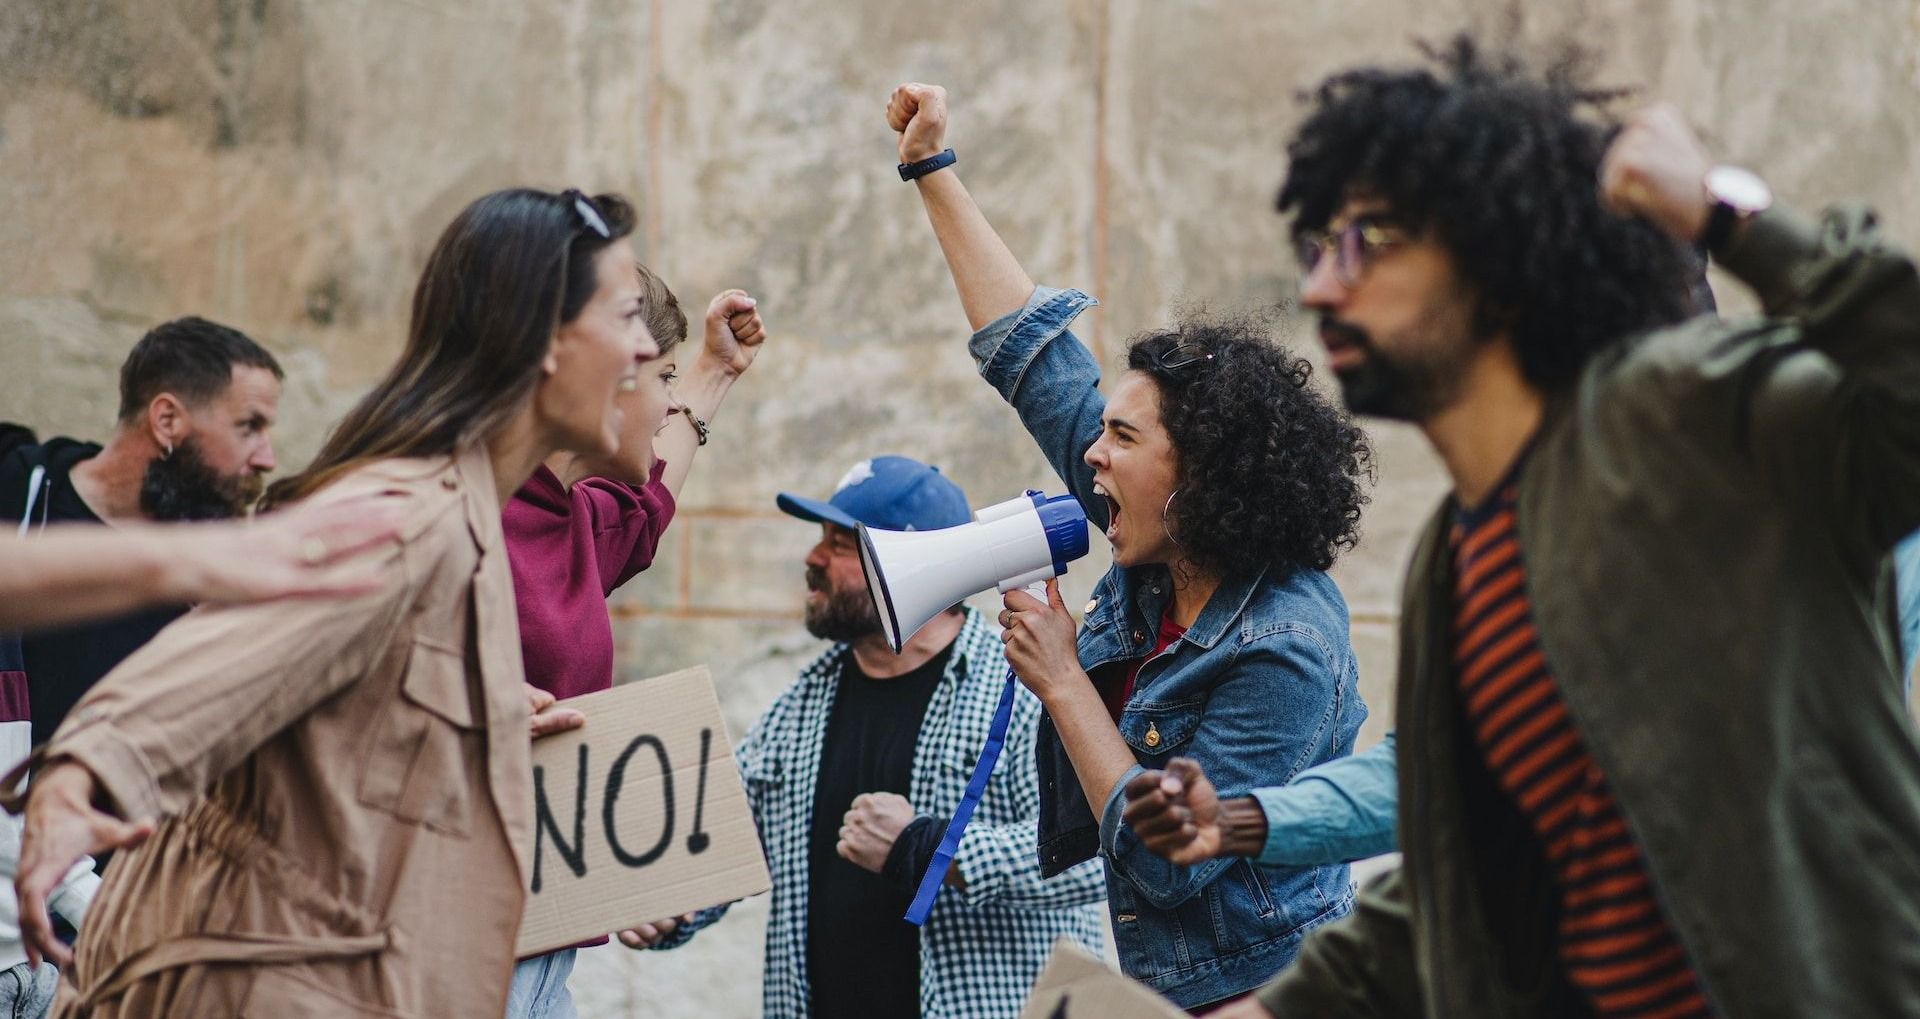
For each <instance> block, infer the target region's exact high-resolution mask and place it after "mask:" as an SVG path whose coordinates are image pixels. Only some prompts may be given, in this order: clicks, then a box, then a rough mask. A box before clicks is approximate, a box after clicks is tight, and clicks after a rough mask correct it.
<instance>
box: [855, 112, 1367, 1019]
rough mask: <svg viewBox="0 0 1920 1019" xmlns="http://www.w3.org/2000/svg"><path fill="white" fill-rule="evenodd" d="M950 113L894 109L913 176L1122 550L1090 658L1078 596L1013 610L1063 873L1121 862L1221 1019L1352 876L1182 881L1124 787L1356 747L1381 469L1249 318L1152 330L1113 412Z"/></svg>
mask: <svg viewBox="0 0 1920 1019" xmlns="http://www.w3.org/2000/svg"><path fill="white" fill-rule="evenodd" d="M945 102H946V101H945V93H944V91H943V90H941V89H939V88H936V87H932V86H927V85H911V84H910V85H903V86H901V87H900V88H899V89H897V90H896V91H895V92H894V94H893V97H892V100H891V102H890V103H889V104H888V108H887V117H888V122H889V123H890V124H891V125H892V127H893V128H894V130H896V131H898V132H900V141H899V148H900V160H901V163H902V174H903V176H908V177H910V178H911V177H913V176H914V175H916V174H918V175H919V176H918V177H917V179H918V181H919V189H920V195H921V198H922V200H923V201H924V202H925V204H926V208H927V215H928V218H929V219H930V220H931V221H932V224H933V228H934V233H935V234H936V235H937V236H938V238H939V240H940V245H941V248H942V250H943V251H944V252H945V254H946V258H947V264H948V267H949V268H950V269H951V270H952V272H953V278H954V283H955V286H956V287H957V288H958V289H959V292H960V299H961V303H962V304H963V305H964V306H965V308H966V312H967V317H968V319H969V320H970V321H971V323H972V325H973V328H974V329H975V330H976V332H975V333H974V336H973V340H972V351H973V354H974V356H975V358H976V359H977V360H978V361H979V363H980V366H981V373H982V374H983V375H984V376H985V377H986V378H987V380H988V381H989V382H991V383H992V384H993V385H994V387H995V388H996V389H998V390H999V391H1000V393H1001V395H1002V396H1004V397H1005V398H1006V399H1007V400H1008V402H1010V403H1011V404H1012V405H1013V406H1014V409H1015V410H1017V411H1018V412H1019V414H1020V417H1021V420H1022V421H1023V422H1024V423H1025V424H1026V426H1027V429H1028V431H1029V432H1031V433H1032V435H1033V437H1034V439H1035V440H1036V441H1037V442H1038V443H1039V445H1040V447H1041V449H1042V450H1043V451H1044V452H1045V454H1046V455H1047V457H1048V459H1049V460H1050V461H1051V462H1052V464H1053V467H1054V469H1055V470H1056V471H1057V472H1058V473H1059V474H1060V477H1061V478H1062V479H1063V480H1064V481H1065V482H1066V483H1067V485H1068V487H1069V488H1070V489H1071V490H1072V492H1073V494H1074V495H1075V497H1076V498H1078V499H1079V501H1080V504H1081V506H1082V507H1083V508H1084V509H1085V510H1086V512H1087V517H1088V519H1089V520H1091V521H1093V522H1095V524H1096V525H1097V526H1101V527H1104V528H1105V530H1106V536H1107V540H1108V541H1109V542H1110V543H1111V544H1112V546H1113V563H1114V565H1113V569H1112V570H1111V571H1110V572H1109V573H1108V574H1107V576H1106V577H1105V578H1103V579H1102V580H1101V582H1100V584H1099V586H1098V587H1097V589H1096V591H1095V595H1094V599H1093V601H1091V602H1089V603H1088V605H1087V608H1086V615H1085V620H1084V623H1083V625H1082V626H1081V627H1080V628H1079V632H1078V638H1077V646H1076V636H1075V626H1074V622H1073V618H1072V616H1070V615H1069V614H1068V613H1067V609H1066V606H1065V605H1064V604H1062V602H1061V599H1060V593H1059V590H1058V588H1057V586H1054V585H1049V587H1048V592H1047V594H1048V599H1047V602H1046V603H1044V604H1043V603H1042V602H1041V601H1039V600H1038V599H1035V598H1033V597H1031V596H1028V595H1026V594H1025V593H1023V592H1015V593H1013V594H1010V595H1008V596H1007V599H1006V610H1005V611H1003V612H1002V613H1001V615H1000V621H1001V625H1002V626H1003V627H1004V628H1005V631H1006V632H1005V634H1004V636H1003V639H1004V640H1005V641H1006V645H1007V660H1008V662H1009V663H1010V664H1011V665H1013V667H1014V669H1015V671H1016V672H1017V673H1018V674H1019V676H1020V679H1021V681H1022V682H1023V683H1024V684H1025V685H1026V686H1027V687H1028V688H1029V689H1030V690H1032V691H1033V693H1034V694H1035V695H1036V696H1038V697H1039V698H1040V701H1041V703H1042V704H1043V705H1044V707H1045V709H1046V714H1045V715H1044V716H1043V717H1042V719H1041V722H1040V732H1039V737H1038V742H1037V751H1036V752H1037V754H1038V755H1039V761H1038V765H1039V777H1040V785H1041V788H1040V796H1041V809H1040V820H1039V830H1038V851H1039V854H1040V863H1041V868H1042V872H1043V873H1044V874H1047V875H1051V874H1055V873H1058V872H1059V871H1061V870H1063V869H1064V868H1066V867H1070V866H1072V865H1073V864H1076V863H1079V862H1080V861H1082V860H1086V859H1089V858H1092V857H1094V856H1096V855H1098V856H1099V857H1100V858H1101V859H1102V860H1104V861H1105V863H1106V867H1107V890H1108V902H1109V909H1110V910H1111V912H1112V916H1113V927H1114V938H1115V942H1116V945H1117V948H1118V950H1119V955H1120V962H1121V965H1122V967H1123V968H1124V969H1125V970H1126V972H1127V973H1128V974H1129V975H1131V976H1133V977H1135V978H1136V979H1139V980H1141V981H1144V982H1145V983H1147V984H1149V985H1151V986H1152V987H1154V988H1155V989H1157V990H1158V991H1160V992H1161V993H1162V994H1164V995H1166V996H1167V997H1169V998H1171V999H1172V1000H1173V1001H1174V1002H1176V1003H1177V1004H1179V1005H1181V1006H1182V1007H1184V1008H1187V1009H1189V1010H1190V1011H1191V1012H1192V1013H1193V1014H1196V1015H1198V1014H1204V1013H1205V1012H1207V1011H1209V1010H1211V1009H1213V1008H1215V1007H1218V1006H1219V1005H1221V1004H1223V1003H1225V1002H1227V1001H1231V1000H1233V999H1235V998H1237V997H1239V996H1240V995H1242V994H1244V993H1246V992H1247V991H1248V990H1250V989H1252V988H1253V987H1255V986H1257V985H1258V984H1259V983H1260V982H1261V981H1262V980H1264V979H1265V978H1266V977H1268V976H1270V975H1271V974H1272V973H1273V972H1274V971H1276V970H1278V969H1279V968H1281V967H1282V966H1284V965H1286V964H1287V963H1288V962H1289V961H1291V960H1292V958H1293V956H1294V953H1295V951H1296V949H1297V947H1298V945H1299V943H1300V940H1301V938H1302V937H1303V936H1304V934H1305V932H1306V931H1307V930H1309V929H1311V928H1313V927H1315V926H1318V925H1320V924H1322V923H1325V922H1327V921H1329V920H1332V919H1335V918H1337V917H1340V916H1342V915H1344V914H1345V913H1346V912H1347V910H1348V908H1349V904H1350V902H1351V898H1352V897H1351V892H1350V889H1349V879H1348V874H1347V868H1346V866H1345V865H1343V864H1334V865H1329V866H1319V867H1268V866H1261V865H1259V864H1257V863H1254V862H1253V861H1249V860H1245V859H1232V860H1209V861H1205V862H1203V863H1201V864H1200V865H1198V866H1193V867H1185V866H1179V865H1175V864H1172V863H1169V862H1168V861H1166V860H1164V859H1162V858H1160V857H1157V856H1155V855H1153V854H1152V853H1150V852H1148V851H1147V850H1146V848H1145V847H1144V846H1143V845H1142V844H1141V842H1140V841H1139V839H1138V838H1137V837H1136V836H1135V834H1134V833H1133V832H1132V831H1131V830H1129V829H1127V828H1126V826H1125V825H1123V824H1122V823H1121V819H1120V815H1121V809H1122V807H1123V806H1124V797H1123V796H1122V794H1121V790H1122V787H1123V786H1124V785H1125V784H1126V782H1127V781H1128V780H1129V779H1131V778H1133V777H1134V776H1135V775H1138V774H1140V773H1142V771H1143V770H1144V769H1145V768H1149V767H1151V768H1159V767H1164V765H1165V763H1166V762H1167V761H1168V760H1169V759H1170V758H1171V757H1172V756H1173V755H1175V754H1179V755H1182V756H1186V757H1191V758H1195V759H1197V760H1199V761H1201V762H1203V763H1204V764H1205V767H1206V769H1207V771H1208V773H1209V774H1211V775H1213V776H1214V778H1215V779H1216V781H1219V782H1221V783H1222V784H1223V786H1224V787H1227V788H1230V789H1234V790H1244V789H1248V788H1252V787H1254V786H1258V785H1266V784H1270V783H1272V782H1274V781H1276V780H1284V779H1286V778H1290V777H1292V776H1293V775H1295V774H1297V773H1298V772H1300V771H1301V770H1303V769H1305V768H1308V767H1311V766H1313V765H1315V764H1318V763H1320V762H1323V761H1326V760H1329V759H1331V758H1335V757H1339V756H1342V755H1344V754H1347V753H1348V752H1350V751H1351V749H1352V747H1353V737H1354V733H1355V732H1356V731H1357V730H1358V729H1359V727H1360V723H1361V721H1362V720H1363V719H1364V718H1365V717H1366V707H1365V705H1364V704H1363V703H1362V702H1361V700H1360V696H1359V692H1358V689H1357V687H1356V678H1357V677H1356V670H1355V666H1354V657H1353V650H1352V648H1351V647H1350V645H1349V643H1348V635H1347V608H1346V603H1345V601H1344V600H1343V599H1342V598H1341V596H1340V592H1339V590H1338V589H1337V588H1336V587H1335V586H1334V584H1333V581H1332V580H1331V579H1329V578H1328V577H1327V574H1326V570H1327V568H1328V567H1330V566H1331V565H1332V564H1333V560H1334V557H1335V556H1336V555H1337V554H1338V553H1339V552H1340V551H1342V550H1344V549H1346V548H1349V547H1351V546H1352V545H1353V543H1354V541H1355V540H1356V537H1357V533H1356V525H1357V523H1358V521H1359V517H1360V507H1361V505H1362V504H1363V503H1364V502H1365V498H1366V497H1365V493H1364V484H1365V481H1366V480H1367V477H1368V475H1369V472H1370V463H1371V461H1370V451H1369V449H1368V446H1367V442H1366V439H1365V437H1364V435H1363V434H1362V433H1361V432H1360V431H1359V429H1357V428H1355V427H1354V426H1353V425H1352V424H1351V423H1350V422H1349V421H1348V420H1347V418H1346V416H1345V415H1344V414H1343V413H1342V412H1340V411H1339V410H1337V409H1335V408H1334V407H1333V406H1332V405H1331V404H1330V403H1329V402H1328V401H1327V400H1325V399H1323V398H1322V397H1320V396H1319V395H1318V394H1317V393H1315V392H1314V391H1313V390H1312V389H1310V388H1308V387H1307V375H1308V368H1307V365H1306V363H1305V362H1303V361H1301V360H1299V359H1298V358H1294V357H1291V356H1289V355H1288V354H1286V353H1285V352H1284V351H1282V350H1280V349H1279V348H1277V347H1275V346H1274V345H1272V344H1271V343H1270V342H1269V341H1268V339H1267V338H1266V336H1265V335H1264V334H1263V332H1262V331H1261V330H1260V329H1259V328H1258V327H1257V326H1256V325H1255V324H1253V323H1251V322H1248V321H1239V320H1228V321H1194V322H1188V323H1185V324H1182V325H1179V326H1176V327H1174V328H1172V329H1167V330H1163V331H1159V332H1152V333H1148V334H1146V335H1144V336H1141V337H1139V338H1137V339H1136V340H1135V341H1134V342H1133V343H1132V345H1131V347H1130V349H1129V350H1128V352H1127V372H1126V373H1125V374H1124V375H1123V376H1122V377H1121V378H1120V380H1119V382H1118V383H1117V384H1116V385H1115V386H1114V388H1113V394H1112V398H1111V399H1110V400H1107V399H1103V398H1102V397H1101V395H1100V392H1099V390H1098V389H1097V388H1096V383H1097V382H1098V380H1099V371H1098V369H1097V367H1096V366H1095V364H1094V362H1093V359H1092V357H1091V356H1090V355H1089V354H1088V352H1087V350H1086V348H1085V347H1083V346H1081V345H1080V343H1079V342H1078V341H1077V340H1076V339H1075V338H1074V337H1073V335H1072V333H1071V332H1069V331H1068V328H1067V327H1068V324H1069V323H1070V322H1071V321H1072V319H1073V318H1074V317H1075V316H1076V315H1077V314H1078V313H1079V312H1080V311H1082V310H1083V309H1085V308H1086V307H1087V306H1089V305H1090V304H1091V303H1092V301H1091V299H1090V298H1088V297H1087V296H1086V295H1084V294H1081V293H1079V292H1078V291H1073V290H1066V291H1060V290H1052V289H1049V288H1045V287H1036V286H1034V284H1033V281H1032V280H1031V279H1029V278H1028V277H1027V275H1026V273H1025V272H1024V271H1023V270H1022V269H1021V267H1020V264H1019V262H1018V261H1017V260H1016V259H1015V258H1014V257H1013V255H1012V253H1011V252H1009V251H1008V250H1007V247H1006V245H1005V244H1004V243H1002V242H1001V240H1000V238H999V236H998V235H996V234H995V233H994V231H993V228H992V227H991V226H990V225H989V224H988V223H987V221H986V219H985V217H984V216H982V215H981V214H980V211H979V209H978V208H976V207H975V206H974V204H973V202H972V199H971V198H970V197H969V196H968V194H967V192H966V189H965V188H964V187H963V186H962V185H961V183H960V180H959V178H958V177H957V176H956V175H955V174H954V173H953V172H952V171H951V170H947V169H944V168H943V167H944V166H946V165H950V163H951V160H950V159H948V158H946V157H945V155H944V154H943V153H942V142H941V139H942V135H943V134H944V131H945V126H946V125H945V120H946V104H945ZM936 154H940V155H936ZM929 167H931V169H929ZM965 878H966V875H965V874H964V873H963V874H961V875H960V876H959V879H960V881H961V882H964V881H965Z"/></svg>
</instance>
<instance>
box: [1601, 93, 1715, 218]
mask: <svg viewBox="0 0 1920 1019" xmlns="http://www.w3.org/2000/svg"><path fill="white" fill-rule="evenodd" d="M1712 168H1713V159H1712V157H1710V156H1708V154H1707V148H1706V146H1705V145H1702V144H1701V143H1700V139H1699V138H1698V137H1696V136H1695V135H1694V133H1693V129H1692V128H1689V127H1688V126H1687V122H1686V120H1685V119H1684V118H1682V117H1681V116H1680V111H1679V110H1677V109H1675V108H1674V107H1672V106H1667V105H1659V106H1651V107H1648V108H1647V109H1644V110H1641V111H1640V112H1638V113H1635V114H1634V115H1633V116H1632V117H1629V118H1628V119H1627V123H1626V126H1625V127H1623V128H1621V130H1620V134H1619V135H1618V136H1616V137H1615V138H1614V139H1613V144H1612V145H1609V146H1608V147H1607V154H1606V156H1605V157H1603V158H1602V159H1601V161H1600V197H1601V199H1602V200H1603V201H1605V202H1606V203H1607V206H1608V207H1609V208H1611V209H1613V211H1615V212H1617V213H1619V214H1620V215H1622V216H1637V217H1640V218H1641V219H1645V220H1647V221H1648V222H1650V223H1652V224H1653V225H1654V226H1657V227H1659V228H1660V229H1661V230H1664V231H1666V233H1667V234H1668V235H1669V236H1671V237H1673V238H1675V239H1677V240H1682V241H1688V242H1692V241H1695V240H1698V239H1699V237H1700V233H1701V231H1703V230H1705V229H1706V226H1707V213H1708V212H1709V211H1710V210H1711V207H1712V202H1711V201H1710V200H1709V199H1708V197H1707V188H1706V184H1705V180H1706V176H1707V171H1708V170H1711V169H1712Z"/></svg>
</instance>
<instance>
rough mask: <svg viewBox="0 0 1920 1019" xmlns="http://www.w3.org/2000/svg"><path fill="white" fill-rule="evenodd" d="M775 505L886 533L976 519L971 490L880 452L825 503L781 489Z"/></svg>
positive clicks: (843, 478) (859, 466) (842, 481)
mask: <svg viewBox="0 0 1920 1019" xmlns="http://www.w3.org/2000/svg"><path fill="white" fill-rule="evenodd" d="M774 504H775V505H777V506H779V507H780V509H781V510H782V511H783V512H785V513H787V514H789V515H791V516H796V517H799V518H800V519H802V520H810V521H813V522H815V523H828V524H838V525H839V526H841V527H844V528H846V529H847V530H849V531H851V530H853V529H854V525H855V524H865V525H867V526H868V527H877V528H879V529H881V530H883V531H935V530H939V529H940V528H942V527H954V526H957V525H959V524H964V523H966V522H967V521H969V520H972V519H973V510H972V509H970V508H968V506H967V493H965V492H962V491H961V490H960V486H959V485H956V484H954V483H953V482H951V481H948V480H947V476H946V475H944V474H942V473H940V468H938V467H930V466H928V465H926V464H923V463H921V462H920V461H918V460H911V459H908V458H907V457H904V456H876V457H874V458H873V459H871V460H862V461H860V462H859V463H857V464H854V465H853V467H852V469H850V470H848V471H847V473H846V474H844V475H842V476H841V478H840V483H839V484H838V485H835V486H834V488H833V497H832V498H831V499H828V500H827V501H826V502H821V501H819V500H818V499H804V498H801V497H800V496H797V495H794V494H792V493H791V492H781V493H780V495H779V496H778V497H777V498H775V499H774Z"/></svg>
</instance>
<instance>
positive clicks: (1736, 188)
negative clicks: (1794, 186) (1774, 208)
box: [1706, 166, 1773, 213]
mask: <svg viewBox="0 0 1920 1019" xmlns="http://www.w3.org/2000/svg"><path fill="white" fill-rule="evenodd" d="M1706 186H1707V193H1708V194H1710V195H1712V196H1713V197H1714V198H1715V199H1716V200H1718V201H1722V202H1725V203H1727V204H1728V205H1731V206H1733V207H1734V209H1735V210H1737V211H1739V212H1743V213H1754V212H1760V211H1761V210H1763V209H1765V208H1767V207H1768V206H1770V205H1772V204H1773V190H1772V189H1771V188H1769V187H1767V182H1766V181H1764V180H1761V179H1760V177H1759V176H1758V175H1757V174H1755V173H1753V172H1752V171H1751V170H1742V169H1741V168H1739V167H1737V166H1716V167H1714V168H1713V169H1711V170H1708V171H1707V179H1706Z"/></svg>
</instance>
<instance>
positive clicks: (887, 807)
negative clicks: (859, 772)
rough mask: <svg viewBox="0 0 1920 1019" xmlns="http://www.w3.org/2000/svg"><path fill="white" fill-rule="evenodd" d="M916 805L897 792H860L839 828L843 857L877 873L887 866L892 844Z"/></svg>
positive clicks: (840, 851) (912, 814)
mask: <svg viewBox="0 0 1920 1019" xmlns="http://www.w3.org/2000/svg"><path fill="white" fill-rule="evenodd" d="M913 818H914V813H913V806H912V804H909V803H908V802H907V799H906V797H904V796H901V795H899V794H897V793H861V794H860V795H858V796H855V797H854V798H853V809H851V810H849V811H847V816H846V818H845V819H844V821H843V822H842V824H841V827H840V843H839V845H837V846H835V847H834V848H835V849H837V850H838V851H839V853H840V855H841V856H844V857H846V858H847V859H848V860H851V861H853V862H854V863H856V864H858V865H859V866H861V867H864V868H866V869H867V870H870V871H873V872H874V873H875V874H878V873H880V871H881V869H882V868H884V867H885V866H886V865H887V854H888V853H891V852H893V843H894V840H895V839H898V838H899V837H900V831H901V829H904V828H905V827H906V826H907V825H908V824H909V823H911V822H912V821H913Z"/></svg>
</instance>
